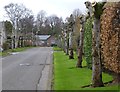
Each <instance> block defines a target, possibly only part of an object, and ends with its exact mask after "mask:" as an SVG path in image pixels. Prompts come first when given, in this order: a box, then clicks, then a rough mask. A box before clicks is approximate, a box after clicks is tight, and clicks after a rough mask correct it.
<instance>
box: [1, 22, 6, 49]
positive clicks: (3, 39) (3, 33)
mask: <svg viewBox="0 0 120 92" xmlns="http://www.w3.org/2000/svg"><path fill="white" fill-rule="evenodd" d="M6 40H7V36H6V32H5V24H4V22H0V47H2V46H3V43H4V42H5V41H6Z"/></svg>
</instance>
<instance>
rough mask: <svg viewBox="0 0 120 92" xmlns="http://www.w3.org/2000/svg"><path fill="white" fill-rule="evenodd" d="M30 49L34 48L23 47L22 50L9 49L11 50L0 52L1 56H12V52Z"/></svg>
mask: <svg viewBox="0 0 120 92" xmlns="http://www.w3.org/2000/svg"><path fill="white" fill-rule="evenodd" d="M29 48H32V47H22V48H15V49H9V50H6V51H3V52H0V56H7V55H10V53H11V52H21V51H24V50H27V49H29Z"/></svg>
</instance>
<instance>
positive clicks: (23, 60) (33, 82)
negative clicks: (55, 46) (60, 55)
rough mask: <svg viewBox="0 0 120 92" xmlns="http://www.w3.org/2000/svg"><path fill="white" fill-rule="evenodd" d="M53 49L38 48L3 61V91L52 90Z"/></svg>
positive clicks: (5, 58) (14, 54) (15, 54)
mask: <svg viewBox="0 0 120 92" xmlns="http://www.w3.org/2000/svg"><path fill="white" fill-rule="evenodd" d="M52 53H53V51H52V48H51V47H37V48H32V49H29V50H26V51H24V52H18V53H13V55H10V56H7V57H4V58H3V59H2V90H50V87H49V86H50V85H49V84H50V83H49V82H50V80H51V70H52V68H51V67H52V56H53V55H52Z"/></svg>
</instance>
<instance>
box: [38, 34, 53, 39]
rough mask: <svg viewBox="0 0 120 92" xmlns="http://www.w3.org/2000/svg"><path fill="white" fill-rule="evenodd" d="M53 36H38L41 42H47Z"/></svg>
mask: <svg viewBox="0 0 120 92" xmlns="http://www.w3.org/2000/svg"><path fill="white" fill-rule="evenodd" d="M50 36H51V35H37V37H39V39H40V40H47V39H48V38H49V37H50Z"/></svg>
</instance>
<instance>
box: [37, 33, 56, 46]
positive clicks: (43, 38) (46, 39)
mask: <svg viewBox="0 0 120 92" xmlns="http://www.w3.org/2000/svg"><path fill="white" fill-rule="evenodd" d="M36 40H37V41H36V44H37V45H39V46H51V45H52V44H55V43H56V41H55V37H54V36H51V35H36Z"/></svg>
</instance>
